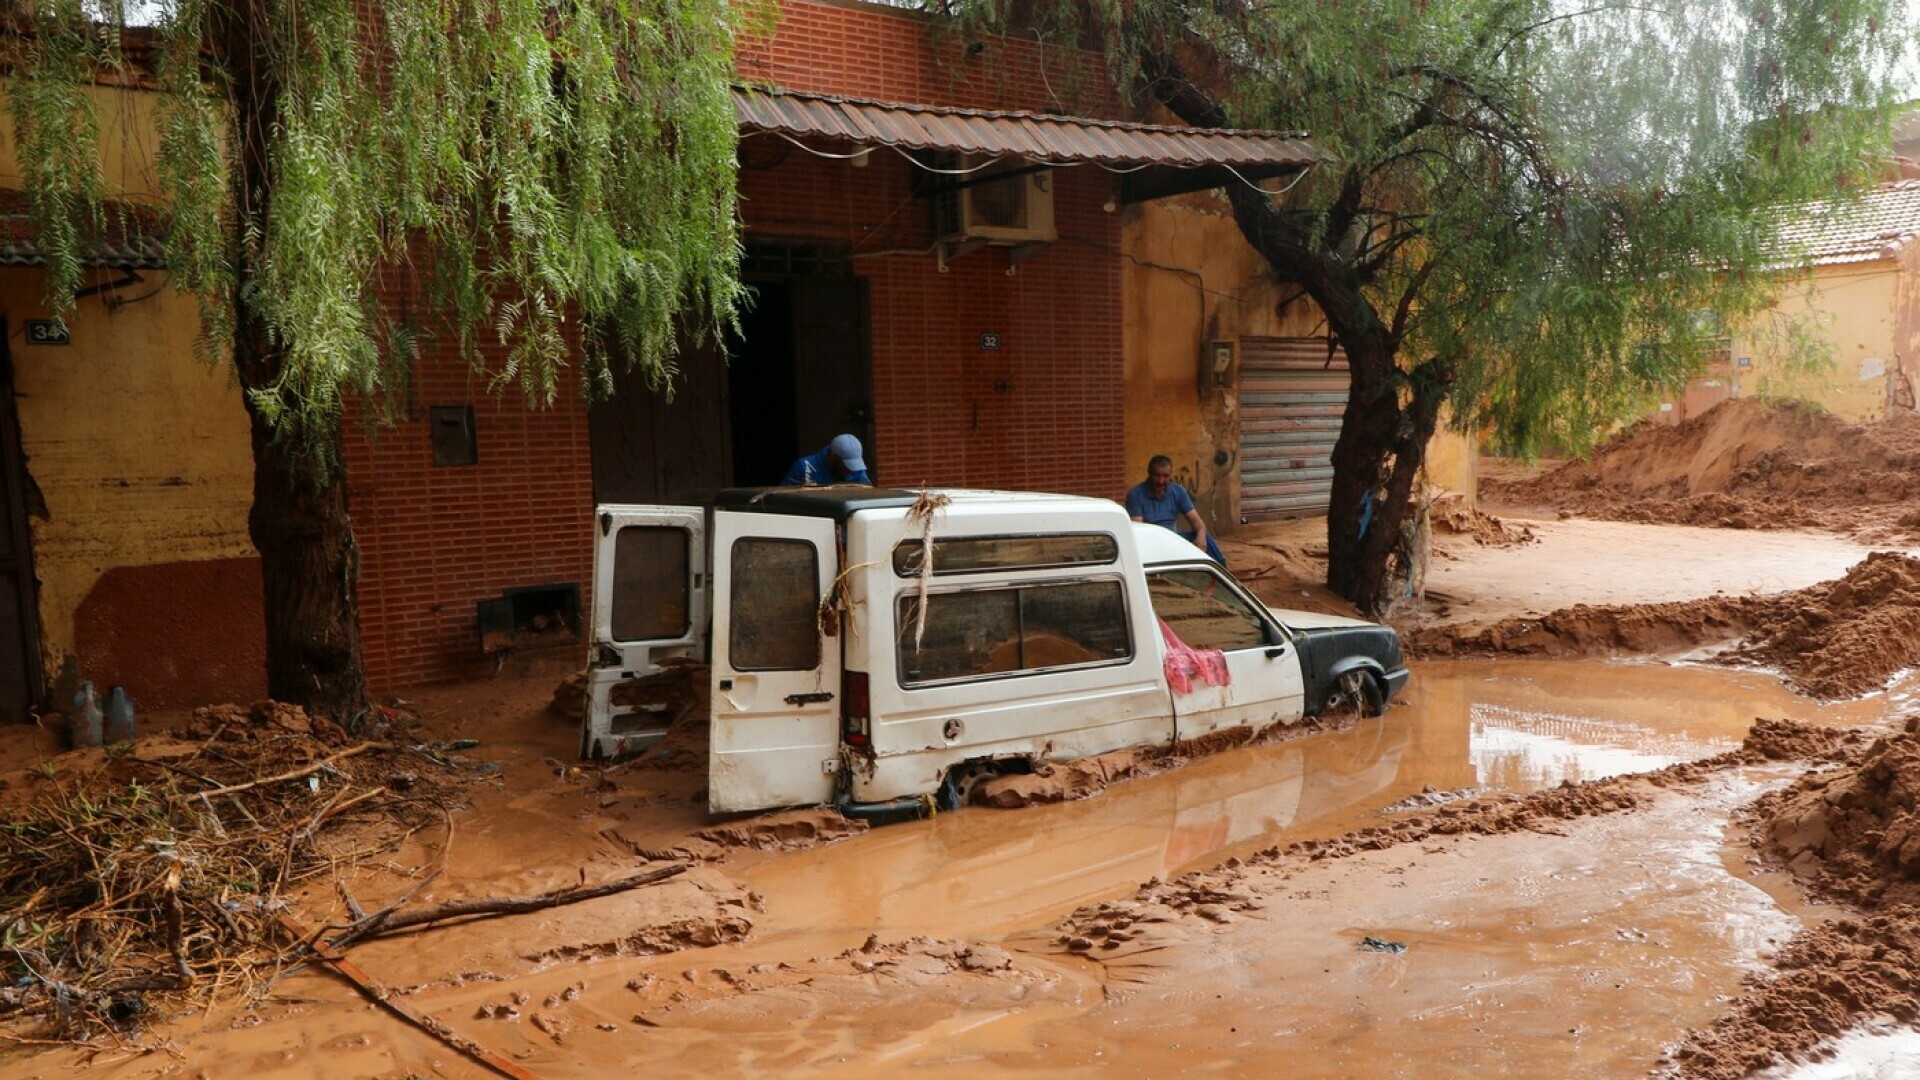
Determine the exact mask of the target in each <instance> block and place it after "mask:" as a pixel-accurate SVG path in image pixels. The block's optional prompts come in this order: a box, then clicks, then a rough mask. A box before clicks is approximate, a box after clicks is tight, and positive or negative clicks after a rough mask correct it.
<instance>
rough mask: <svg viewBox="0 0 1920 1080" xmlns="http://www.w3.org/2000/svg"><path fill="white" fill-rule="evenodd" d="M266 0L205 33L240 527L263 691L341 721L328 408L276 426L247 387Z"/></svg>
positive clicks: (340, 520) (268, 67)
mask: <svg viewBox="0 0 1920 1080" xmlns="http://www.w3.org/2000/svg"><path fill="white" fill-rule="evenodd" d="M269 7H270V6H269V5H268V4H267V3H266V0H232V2H229V3H224V4H217V5H215V8H214V12H213V15H212V19H213V23H212V30H213V39H214V41H215V42H216V43H217V46H218V48H219V50H220V52H221V55H222V58H223V59H224V60H225V62H226V66H227V72H228V75H229V77H230V79H231V82H230V84H229V85H230V87H231V94H232V105H233V123H234V139H235V142H236V143H237V145H238V148H239V152H238V153H237V154H236V155H235V162H236V167H235V168H234V170H233V198H234V215H233V218H234V221H233V236H232V239H231V241H230V244H231V254H230V260H231V263H232V266H233V271H234V289H233V366H234V370H235V372H237V373H238V375H239V377H240V388H241V391H242V393H243V395H244V397H245V401H246V406H247V418H248V421H249V423H250V424H251V427H252V435H253V509H252V511H251V513H249V514H248V516H247V532H248V533H249V535H251V536H252V538H253V546H254V548H255V549H257V550H258V551H259V552H260V578H261V583H262V585H263V586H264V593H265V600H266V615H267V626H266V630H267V635H266V637H267V693H268V694H269V695H270V696H272V697H274V698H276V699H278V700H281V701H285V702H288V703H290V704H294V705H300V706H303V707H305V708H307V709H309V710H311V711H314V712H319V713H323V714H325V715H328V716H332V717H335V718H336V719H339V720H342V721H348V720H352V719H354V718H355V717H357V716H358V715H359V714H360V713H361V712H362V711H363V710H364V709H365V708H366V706H367V682H366V675H365V673H364V671H363V669H362V667H361V663H360V617H359V610H358V588H359V577H360V557H359V550H358V548H357V547H356V546H355V544H354V540H353V522H352V520H351V519H350V518H349V517H348V516H347V477H346V465H345V462H344V460H343V458H342V455H341V449H342V446H341V437H340V416H339V413H338V412H337V411H330V410H325V409H314V408H310V407H304V406H302V405H301V404H294V405H292V406H291V407H292V408H294V409H298V410H301V411H300V412H299V413H298V414H297V415H295V416H292V417H290V418H289V422H288V423H287V424H286V425H285V426H284V427H283V428H282V429H281V430H280V431H278V432H276V431H275V430H274V427H273V425H272V424H270V423H269V422H268V421H267V420H266V418H265V417H264V416H263V415H262V412H261V409H260V407H259V402H258V401H256V400H255V398H254V394H255V393H257V392H261V391H264V392H267V393H274V392H276V389H275V388H277V387H278V386H279V385H280V383H281V375H282V373H283V372H284V370H285V367H286V351H285V346H284V345H283V344H281V343H280V342H279V341H277V340H276V339H275V337H274V335H273V334H272V333H271V332H270V331H269V330H268V328H267V326H266V323H265V321H264V320H263V319H262V317H261V313H260V311H259V309H258V308H257V307H256V306H255V303H254V301H253V299H252V298H253V296H254V290H255V289H256V288H257V286H256V284H255V282H254V281H253V280H252V277H253V272H254V269H255V260H254V258H253V248H252V245H253V244H254V243H256V242H257V238H258V237H259V236H260V235H262V234H263V233H264V231H265V229H266V226H267V222H268V220H269V219H268V208H269V207H271V206H272V204H273V188H274V179H275V178H274V172H273V162H272V155H271V152H270V149H269V148H270V147H271V146H272V145H273V141H274V132H275V128H276V126H277V124H278V123H279V119H280V117H279V113H280V100H281V94H280V91H281V87H280V82H279V79H278V75H277V73H276V70H275V68H274V65H273V61H272V59H271V57H272V50H271V48H270V47H269V43H270V42H273V41H274V40H275V36H274V25H273V13H272V11H270V9H269Z"/></svg>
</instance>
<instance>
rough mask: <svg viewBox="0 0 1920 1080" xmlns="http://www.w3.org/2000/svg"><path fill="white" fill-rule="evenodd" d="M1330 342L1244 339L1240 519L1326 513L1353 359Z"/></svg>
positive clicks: (1316, 339)
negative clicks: (1329, 348) (1329, 347)
mask: <svg viewBox="0 0 1920 1080" xmlns="http://www.w3.org/2000/svg"><path fill="white" fill-rule="evenodd" d="M1327 345H1328V342H1327V339H1326V338H1270V337H1243V338H1241V339H1240V517H1241V520H1243V521H1273V520H1275V519H1277V518H1289V517H1311V516H1314V515H1317V514H1324V513H1326V512H1327V497H1328V493H1329V491H1330V489H1331V488H1332V486H1333V461H1332V459H1333V443H1334V440H1335V439H1338V438H1339V437H1340V417H1341V414H1342V413H1343V412H1345V411H1346V408H1347V386H1348V383H1347V354H1346V352H1345V351H1344V350H1342V349H1340V348H1338V347H1336V348H1334V350H1333V353H1332V356H1331V358H1329V356H1328V353H1327Z"/></svg>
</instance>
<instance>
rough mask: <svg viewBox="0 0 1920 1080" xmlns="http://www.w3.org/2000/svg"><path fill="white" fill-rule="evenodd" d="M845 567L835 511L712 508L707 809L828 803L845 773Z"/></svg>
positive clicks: (747, 808) (753, 808)
mask: <svg viewBox="0 0 1920 1080" xmlns="http://www.w3.org/2000/svg"><path fill="white" fill-rule="evenodd" d="M839 573H840V559H839V549H838V546H837V545H836V544H835V542H834V522H833V520H832V519H831V518H815V517H799V516H792V515H787V514H756V513H737V512H729V511H725V510H720V511H716V512H715V513H714V515H713V576H714V595H713V727H712V729H711V735H712V749H711V750H710V751H709V756H708V759H707V807H708V809H711V810H713V811H715V812H724V811H731V810H764V809H768V808H771V807H776V806H801V805H811V804H816V803H824V802H827V801H829V800H831V799H832V798H833V787H834V780H835V774H836V773H837V772H838V771H839V768H840V700H839V697H840V665H841V658H840V642H841V638H840V634H839V627H838V626H837V625H834V620H833V619H831V618H825V619H823V618H822V616H821V612H820V600H821V598H822V597H824V596H826V595H827V594H828V592H829V591H830V590H831V589H832V587H833V583H834V580H835V579H836V578H837V577H838V576H839Z"/></svg>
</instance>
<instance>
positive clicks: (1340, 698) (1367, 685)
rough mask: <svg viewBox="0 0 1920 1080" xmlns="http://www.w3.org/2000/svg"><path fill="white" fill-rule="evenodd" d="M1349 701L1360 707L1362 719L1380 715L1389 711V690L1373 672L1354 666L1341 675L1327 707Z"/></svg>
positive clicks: (1330, 707)
mask: <svg viewBox="0 0 1920 1080" xmlns="http://www.w3.org/2000/svg"><path fill="white" fill-rule="evenodd" d="M1348 703H1352V704H1353V705H1355V706H1357V707H1358V708H1359V710H1360V716H1361V718H1362V719H1366V718H1369V717H1374V716H1379V715H1380V714H1381V713H1383V712H1386V711H1387V691H1386V689H1385V688H1384V687H1382V686H1381V685H1380V680H1379V679H1378V678H1376V677H1375V676H1374V674H1373V672H1371V671H1368V670H1367V669H1365V668H1354V669H1353V670H1352V671H1349V672H1347V673H1346V674H1344V675H1342V676H1340V679H1339V681H1338V682H1337V683H1336V684H1335V686H1334V691H1333V693H1332V694H1331V695H1329V696H1328V698H1327V708H1328V709H1334V708H1338V707H1339V706H1341V705H1345V704H1348Z"/></svg>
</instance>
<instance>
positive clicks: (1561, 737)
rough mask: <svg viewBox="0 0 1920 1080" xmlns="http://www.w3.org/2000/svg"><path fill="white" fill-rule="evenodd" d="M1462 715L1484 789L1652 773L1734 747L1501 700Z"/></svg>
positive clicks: (1523, 788)
mask: <svg viewBox="0 0 1920 1080" xmlns="http://www.w3.org/2000/svg"><path fill="white" fill-rule="evenodd" d="M1468 715H1469V716H1470V717H1471V720H1472V734H1471V736H1470V740H1471V742H1470V747H1471V748H1470V750H1469V751H1468V752H1469V753H1470V754H1471V756H1472V758H1473V768H1474V774H1475V776H1476V777H1477V778H1478V779H1477V786H1478V787H1480V788H1482V789H1486V790H1491V791H1528V790H1533V789H1537V788H1543V787H1549V786H1551V785H1553V784H1557V783H1559V782H1561V781H1563V780H1571V781H1573V782H1575V783H1579V782H1581V781H1584V780H1604V779H1606V778H1607V777H1609V776H1619V775H1622V774H1624V773H1636V772H1651V771H1653V770H1654V769H1661V768H1665V767H1666V766H1668V765H1672V764H1675V763H1676V762H1680V761H1689V760H1693V759H1695V758H1698V757H1703V756H1706V754H1717V753H1719V752H1721V751H1723V750H1731V749H1733V748H1734V747H1736V746H1738V745H1739V744H1738V743H1737V742H1736V741H1734V740H1732V739H1705V740H1701V739H1691V738H1688V737H1686V736H1685V735H1676V734H1674V733H1672V732H1668V731H1662V730H1659V729H1657V728H1652V727H1648V726H1645V725H1641V724H1633V723H1625V722H1621V721H1617V720H1607V719H1600V718H1595V717H1591V716H1568V715H1565V714H1562V713H1536V712H1525V711H1522V710H1520V709H1512V708H1508V707H1506V706H1502V705H1474V706H1472V707H1471V708H1470V709H1469V711H1468Z"/></svg>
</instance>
